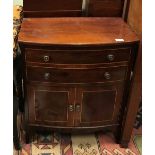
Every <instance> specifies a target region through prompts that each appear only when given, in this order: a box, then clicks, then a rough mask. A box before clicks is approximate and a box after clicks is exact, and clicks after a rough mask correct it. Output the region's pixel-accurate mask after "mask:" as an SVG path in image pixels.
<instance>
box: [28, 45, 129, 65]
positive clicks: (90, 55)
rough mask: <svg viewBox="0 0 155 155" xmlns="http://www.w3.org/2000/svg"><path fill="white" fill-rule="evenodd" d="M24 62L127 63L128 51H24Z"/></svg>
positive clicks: (126, 49)
mask: <svg viewBox="0 0 155 155" xmlns="http://www.w3.org/2000/svg"><path fill="white" fill-rule="evenodd" d="M25 50H26V52H25V53H26V61H27V62H36V63H51V64H52V63H53V64H96V63H112V62H122V61H128V60H129V58H130V49H129V48H122V49H106V50H89V51H86V50H81V51H75V50H68V51H67V50H66V51H65V50H63V51H52V50H51V51H50V50H42V49H25Z"/></svg>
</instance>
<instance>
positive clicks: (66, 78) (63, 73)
mask: <svg viewBox="0 0 155 155" xmlns="http://www.w3.org/2000/svg"><path fill="white" fill-rule="evenodd" d="M126 70H127V67H126V66H120V67H109V68H95V69H55V68H47V67H46V68H45V67H44V68H43V67H32V66H29V67H27V80H28V81H42V82H54V83H96V82H97V83H100V82H109V81H121V80H124V78H125V75H126Z"/></svg>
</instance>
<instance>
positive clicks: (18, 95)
mask: <svg viewBox="0 0 155 155" xmlns="http://www.w3.org/2000/svg"><path fill="white" fill-rule="evenodd" d="M13 15H14V16H13V39H14V42H13V142H14V147H15V149H17V150H19V149H20V140H19V131H18V127H17V115H18V113H19V110H20V111H21V112H23V110H24V99H23V90H22V70H21V69H22V59H21V54H20V52H19V48H18V33H19V30H20V26H21V21H22V7H21V6H14V8H13Z"/></svg>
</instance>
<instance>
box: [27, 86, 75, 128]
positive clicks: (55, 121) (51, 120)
mask: <svg viewBox="0 0 155 155" xmlns="http://www.w3.org/2000/svg"><path fill="white" fill-rule="evenodd" d="M27 95H28V96H27V99H28V102H27V104H28V113H29V115H28V119H29V123H31V124H33V123H35V124H38V125H40V124H41V125H50V126H73V112H74V109H73V108H74V93H73V89H72V88H61V87H47V86H46V87H45V86H44V87H43V86H38V85H37V86H28V87H27Z"/></svg>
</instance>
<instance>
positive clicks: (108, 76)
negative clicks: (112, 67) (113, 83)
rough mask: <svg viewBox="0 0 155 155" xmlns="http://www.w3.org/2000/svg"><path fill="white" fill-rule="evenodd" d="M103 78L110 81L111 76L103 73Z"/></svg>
mask: <svg viewBox="0 0 155 155" xmlns="http://www.w3.org/2000/svg"><path fill="white" fill-rule="evenodd" d="M104 77H105V79H107V80H109V79H111V75H110V73H109V72H105V73H104Z"/></svg>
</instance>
